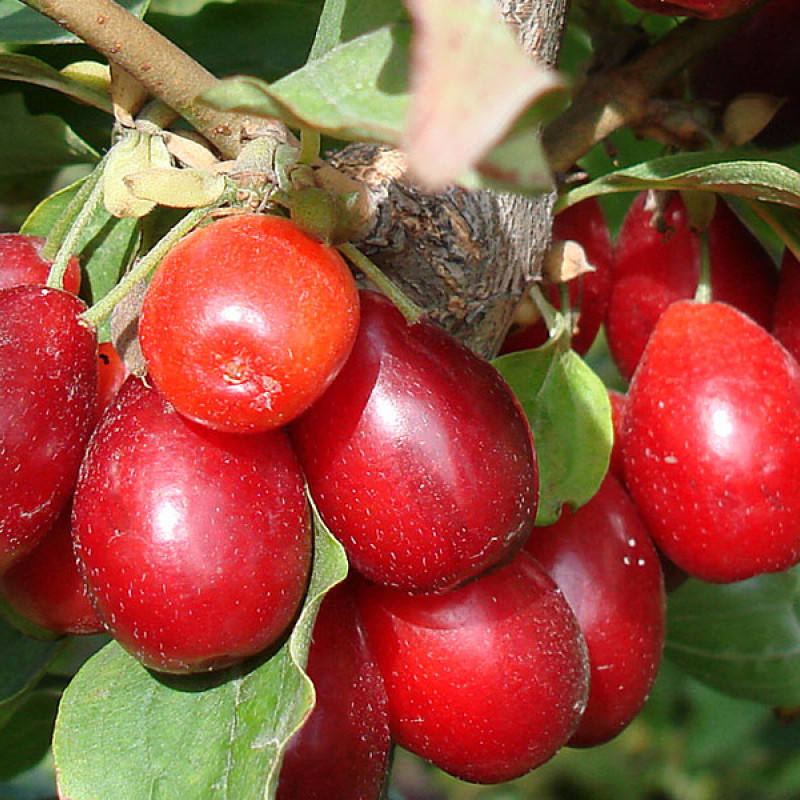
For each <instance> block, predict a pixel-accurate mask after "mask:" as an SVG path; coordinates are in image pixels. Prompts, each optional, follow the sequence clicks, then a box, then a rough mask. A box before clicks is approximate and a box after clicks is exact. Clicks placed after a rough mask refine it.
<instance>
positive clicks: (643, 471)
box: [623, 302, 800, 583]
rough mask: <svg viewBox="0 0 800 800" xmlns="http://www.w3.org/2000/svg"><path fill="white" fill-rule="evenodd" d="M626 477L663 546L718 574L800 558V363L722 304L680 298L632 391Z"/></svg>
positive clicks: (717, 578)
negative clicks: (799, 477) (683, 300)
mask: <svg viewBox="0 0 800 800" xmlns="http://www.w3.org/2000/svg"><path fill="white" fill-rule="evenodd" d="M623 457H624V461H625V481H626V485H627V487H628V489H629V491H630V493H631V495H632V496H633V499H634V501H635V503H636V505H637V507H638V509H639V511H640V513H641V514H642V516H643V517H644V520H645V523H646V524H647V527H648V528H649V530H650V532H651V534H652V535H653V538H654V540H655V542H656V544H657V545H658V546H659V548H661V550H662V551H663V552H664V554H665V555H666V556H667V558H669V559H670V560H672V561H674V562H675V563H676V564H677V565H678V566H679V567H680V568H681V569H683V570H684V571H686V572H687V573H689V574H690V575H693V576H695V577H697V578H701V579H703V580H706V581H711V582H715V583H727V582H731V581H738V580H743V579H745V578H750V577H752V576H754V575H758V574H761V573H764V572H778V571H780V570H784V569H787V568H788V567H790V566H792V565H793V564H795V563H796V562H797V561H798V559H800V483H798V480H797V474H798V470H800V367H798V365H797V362H796V361H795V360H794V359H793V358H792V357H791V356H790V355H789V354H788V353H787V352H786V350H785V349H784V348H783V347H782V346H781V345H780V344H779V343H778V342H777V341H776V340H775V339H774V338H773V337H772V336H770V335H769V334H768V333H767V332H766V331H765V330H764V329H763V328H761V327H759V326H758V325H756V324H755V323H754V322H753V321H752V320H751V319H750V318H748V317H746V316H745V315H744V314H741V313H740V312H738V311H736V309H734V308H731V307H730V306H727V305H725V304H724V303H709V304H705V305H698V304H694V303H691V302H679V303H673V304H672V305H671V306H670V307H669V308H668V309H667V311H665V312H664V314H663V315H662V316H661V319H659V321H658V324H657V325H656V328H655V330H654V331H653V335H652V336H651V337H650V341H649V342H648V344H647V349H646V350H645V354H644V357H643V358H642V362H641V364H640V365H639V367H638V369H637V370H636V374H635V375H634V378H633V382H632V383H631V387H630V391H629V392H628V411H627V414H626V415H625V430H624V433H623Z"/></svg>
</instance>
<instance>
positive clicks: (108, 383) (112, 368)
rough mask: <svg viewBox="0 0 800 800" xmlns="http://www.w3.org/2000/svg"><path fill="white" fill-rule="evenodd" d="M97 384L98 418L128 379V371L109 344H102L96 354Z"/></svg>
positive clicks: (112, 346)
mask: <svg viewBox="0 0 800 800" xmlns="http://www.w3.org/2000/svg"><path fill="white" fill-rule="evenodd" d="M97 367H98V372H99V382H98V387H97V394H98V400H97V415H98V418H99V417H100V416H101V415H102V413H103V412H104V411H105V410H106V409H107V408H108V407H109V406H110V405H111V401H112V400H113V399H114V398H115V397H116V395H117V392H118V391H119V390H120V388H121V387H122V384H123V383H124V382H125V378H127V377H128V370H127V368H126V367H125V364H124V362H123V361H122V359H121V358H120V357H119V353H117V351H116V349H115V348H114V345H113V344H111V342H102V343H101V344H100V346H99V347H98V352H97Z"/></svg>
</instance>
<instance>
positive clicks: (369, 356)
mask: <svg viewBox="0 0 800 800" xmlns="http://www.w3.org/2000/svg"><path fill="white" fill-rule="evenodd" d="M361 309H362V318H361V328H360V330H359V334H358V338H357V340H356V343H355V346H354V347H353V352H352V354H351V356H350V358H349V360H348V361H347V364H346V365H345V367H344V369H343V370H342V371H341V373H340V374H339V377H338V378H337V379H336V380H335V381H334V383H333V384H332V385H331V387H330V389H328V391H327V392H326V393H325V394H324V395H323V397H322V398H321V399H320V400H319V401H318V402H317V403H315V404H314V406H313V407H312V408H311V409H310V410H309V411H308V412H307V413H306V414H304V415H303V416H302V417H301V418H300V419H299V420H297V421H296V422H295V423H294V425H293V426H292V439H293V441H294V444H295V447H296V449H297V453H298V456H299V458H300V463H301V464H302V465H303V470H304V472H305V474H306V478H307V480H308V484H309V487H310V489H311V494H312V496H313V497H314V500H315V502H316V504H317V507H318V508H319V511H320V513H321V515H322V518H323V519H324V520H325V522H326V524H327V525H328V526H329V527H330V529H331V532H332V533H333V534H334V535H335V536H336V537H337V538H338V539H339V540H340V541H341V542H342V544H343V545H344V547H345V549H346V550H347V554H348V558H349V559H350V563H351V564H352V565H353V566H354V567H355V568H356V569H357V570H358V571H359V572H361V573H362V574H363V575H365V576H366V577H368V578H369V579H370V580H373V581H377V582H379V583H384V584H389V585H392V586H398V587H401V588H403V589H405V590H407V591H431V590H440V589H445V588H447V587H451V586H453V585H455V584H457V583H460V582H462V581H464V580H466V579H468V578H471V577H474V576H475V575H478V574H479V573H481V572H483V571H484V570H486V569H488V568H489V567H490V566H493V565H495V564H497V563H499V562H500V561H503V560H504V559H507V558H510V557H511V556H512V555H513V554H514V553H515V552H517V550H519V548H520V547H521V546H522V543H523V542H524V540H525V538H526V537H527V536H528V533H529V532H530V530H531V528H532V526H533V519H534V517H535V514H536V504H537V485H538V483H537V481H538V472H537V469H536V462H535V456H534V452H533V446H532V441H531V435H530V428H529V426H528V422H527V420H526V419H525V417H524V415H523V414H522V411H521V410H520V408H519V406H518V404H517V402H516V400H515V399H514V396H513V395H512V393H511V390H510V389H509V388H508V385H507V384H506V383H505V381H503V379H502V378H501V377H500V375H499V373H498V372H497V371H496V370H495V369H494V368H493V367H492V366H491V365H490V364H489V363H488V362H486V361H483V360H482V359H479V358H478V357H477V356H476V355H474V354H473V353H472V352H471V351H469V350H467V349H466V348H465V347H464V346H463V345H461V344H459V343H458V342H456V340H455V339H453V338H452V337H451V336H449V335H448V334H447V333H445V332H444V331H443V330H441V329H440V328H438V327H436V326H435V325H434V324H433V323H431V322H428V321H420V322H418V323H416V324H415V325H409V324H408V323H407V322H406V320H405V318H404V317H403V315H402V314H401V313H400V312H399V311H398V310H397V309H396V308H395V307H394V306H393V305H392V303H391V302H389V301H388V300H387V299H386V298H384V297H382V296H381V295H378V294H375V293H374V292H362V295H361Z"/></svg>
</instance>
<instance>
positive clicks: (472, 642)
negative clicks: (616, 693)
mask: <svg viewBox="0 0 800 800" xmlns="http://www.w3.org/2000/svg"><path fill="white" fill-rule="evenodd" d="M359 606H360V609H361V615H362V619H363V621H364V626H365V629H366V631H367V637H368V639H369V642H370V644H371V646H372V648H373V652H374V653H375V656H376V658H377V660H378V664H379V666H380V668H381V672H382V674H383V677H384V680H385V682H386V691H387V695H388V697H389V727H390V730H391V733H392V737H393V738H394V740H395V741H396V742H397V743H398V744H399V745H401V746H402V747H405V748H406V749H408V750H410V751H411V752H412V753H416V754H417V755H419V756H421V757H422V758H425V759H428V760H429V761H431V762H432V763H434V764H435V765H436V766H438V767H440V768H441V769H443V770H445V771H446V772H449V773H450V774H451V775H454V776H456V777H457V778H460V779H461V780H466V781H472V782H474V783H500V782H502V781H508V780H512V779H514V778H517V777H519V776H520V775H524V774H525V773H526V772H528V771H529V770H531V769H533V768H534V767H536V766H538V765H539V764H542V763H543V762H545V761H547V760H548V759H549V758H550V757H551V756H553V755H554V754H555V752H556V751H557V750H558V749H559V748H560V747H561V746H562V745H563V744H564V743H565V742H566V741H567V740H568V739H569V738H570V736H571V735H572V734H573V732H574V731H575V728H576V726H577V724H578V721H579V719H580V716H581V713H582V712H583V709H584V706H585V704H586V697H587V689H588V682H587V679H588V663H587V657H586V646H585V643H584V641H583V637H582V635H581V633H580V630H579V628H578V624H577V622H576V620H575V615H574V614H573V613H572V611H571V609H570V608H569V605H568V604H567V602H566V600H565V599H564V596H563V594H562V593H561V592H560V591H559V590H558V588H557V587H556V585H555V584H554V583H553V581H552V580H551V579H550V578H549V577H548V576H547V574H546V573H545V572H544V570H543V569H542V568H541V567H540V566H539V565H538V564H537V563H536V562H535V561H534V560H533V559H532V558H531V557H530V556H529V555H528V554H527V553H525V552H521V553H519V554H518V555H517V556H516V557H515V558H514V559H513V560H512V561H511V562H509V563H508V564H506V565H505V566H503V567H501V568H500V569H497V570H495V571H493V572H490V573H488V574H486V575H483V576H481V577H480V578H478V579H476V580H474V581H472V582H470V583H468V584H466V585H465V586H461V587H459V588H457V589H454V590H453V591H451V592H447V593H446V594H442V595H435V596H432V595H427V596H426V595H408V594H405V593H403V592H400V591H398V590H397V589H391V588H388V587H383V586H377V585H375V584H369V583H366V582H364V583H363V584H362V585H361V586H360V593H359Z"/></svg>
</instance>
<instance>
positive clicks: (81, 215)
mask: <svg viewBox="0 0 800 800" xmlns="http://www.w3.org/2000/svg"><path fill="white" fill-rule="evenodd" d="M102 164H103V161H101V162H100V164H99V165H98V166H97V167H96V168H95V169H94V171H93V172H92V174H91V175H89V177H88V178H87V179H86V182H85V183H84V184H83V186H81V188H80V189H79V190H78V193H77V194H76V195H75V197H73V198H72V202H70V204H69V205H68V206H67V209H66V212H65V214H64V215H63V217H62V221H63V220H64V219H66V220H69V222H70V226H69V230H68V231H67V233H66V236H64V240H63V241H62V242H61V244H60V245H59V247H58V252H57V253H56V257H55V259H54V260H53V265H52V266H51V267H50V274H49V275H48V276H47V285H48V286H51V287H53V288H55V289H61V288H63V286H64V274H65V273H66V271H67V266H68V265H69V260H70V258H72V256H73V255H74V254H75V253H76V252H77V250H78V241H79V240H80V237H81V236H82V235H83V232H84V230H86V226H87V225H88V224H89V222H90V220H91V219H92V217H93V216H94V212H95V211H96V210H97V206H98V204H99V203H100V201H101V198H102V196H103V180H102V178H103V169H102ZM84 190H86V192H85V194H84ZM79 201H80V203H79ZM77 209H80V211H78V213H77V216H75V211H76V210H77ZM54 234H55V231H54V233H53V234H51V236H53V235H54ZM49 242H50V239H49V237H48V244H49Z"/></svg>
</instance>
